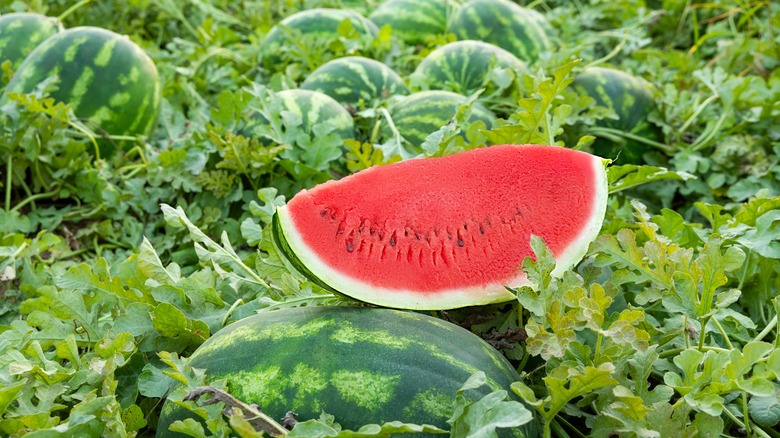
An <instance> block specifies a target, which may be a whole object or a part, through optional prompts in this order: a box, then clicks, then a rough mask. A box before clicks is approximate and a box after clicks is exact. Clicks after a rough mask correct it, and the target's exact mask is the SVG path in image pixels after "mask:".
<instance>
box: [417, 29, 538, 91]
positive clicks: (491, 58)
mask: <svg viewBox="0 0 780 438" xmlns="http://www.w3.org/2000/svg"><path fill="white" fill-rule="evenodd" d="M492 67H503V68H510V69H513V70H515V71H525V70H526V65H525V63H524V62H523V61H521V60H519V59H518V58H517V57H516V56H514V55H513V54H512V53H510V52H508V51H506V50H504V49H502V48H500V47H498V46H495V45H493V44H488V43H484V42H481V41H471V40H467V41H456V42H453V43H449V44H446V45H444V46H442V47H439V48H438V49H436V50H434V51H433V52H431V53H430V54H429V55H428V56H426V57H425V59H423V60H422V62H421V63H420V64H419V65H418V66H417V69H416V70H415V72H414V75H415V76H418V77H420V78H421V79H422V80H423V81H425V83H427V84H428V85H429V87H430V88H432V89H452V91H455V92H458V93H461V94H464V95H470V94H472V93H474V92H475V91H477V90H478V89H480V88H482V87H484V86H485V83H486V82H487V80H488V77H489V74H490V71H491V68H492Z"/></svg>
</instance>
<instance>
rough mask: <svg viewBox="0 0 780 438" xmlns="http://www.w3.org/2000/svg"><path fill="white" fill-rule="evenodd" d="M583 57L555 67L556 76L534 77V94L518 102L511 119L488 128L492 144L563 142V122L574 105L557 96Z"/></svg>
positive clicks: (555, 143) (487, 133)
mask: <svg viewBox="0 0 780 438" xmlns="http://www.w3.org/2000/svg"><path fill="white" fill-rule="evenodd" d="M579 62H580V60H575V61H571V62H568V63H566V64H564V65H561V66H560V67H558V68H556V69H555V70H554V71H553V77H552V78H549V77H545V76H544V75H543V74H541V73H540V75H539V76H538V77H536V78H534V82H535V83H534V91H535V93H533V94H532V95H531V96H530V97H525V98H522V99H520V100H519V101H518V102H517V108H518V109H517V111H516V112H515V113H514V114H512V116H510V118H509V123H508V124H505V125H503V126H500V127H498V128H494V129H492V130H490V131H487V132H486V133H485V135H486V136H487V138H488V141H489V142H490V143H492V144H543V145H559V146H560V145H561V143H560V142H558V141H556V139H555V138H556V137H557V136H558V135H560V134H561V133H562V132H563V128H562V127H563V125H564V123H566V119H567V118H568V117H569V115H570V114H571V110H572V109H571V106H570V105H568V104H566V103H561V102H560V100H559V99H557V97H558V96H559V95H560V94H561V93H562V92H563V90H564V89H565V88H566V87H567V86H568V85H569V84H571V82H572V81H573V78H571V77H568V76H569V73H571V71H572V69H574V67H575V66H576V65H577V64H579Z"/></svg>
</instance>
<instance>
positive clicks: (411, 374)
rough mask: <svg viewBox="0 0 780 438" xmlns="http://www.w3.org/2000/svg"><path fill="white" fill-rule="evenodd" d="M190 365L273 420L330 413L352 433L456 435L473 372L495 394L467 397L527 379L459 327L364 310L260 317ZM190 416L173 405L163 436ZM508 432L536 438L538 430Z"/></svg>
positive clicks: (208, 345) (165, 413) (225, 334)
mask: <svg viewBox="0 0 780 438" xmlns="http://www.w3.org/2000/svg"><path fill="white" fill-rule="evenodd" d="M190 365H191V366H192V367H195V368H201V369H205V372H206V379H207V381H213V380H219V379H225V380H226V381H227V389H228V392H229V393H230V394H231V395H233V396H234V397H236V398H238V399H240V400H242V401H244V402H246V403H257V404H259V405H260V406H261V407H262V410H263V412H264V413H266V414H268V415H269V416H270V417H272V418H274V419H279V418H281V417H283V416H284V415H285V413H287V411H294V412H296V413H297V414H298V417H297V418H298V420H299V421H305V420H308V419H312V418H318V417H319V415H320V412H321V411H325V412H327V413H329V414H332V415H334V416H335V419H336V421H337V422H338V423H340V424H341V426H342V427H344V428H346V429H352V430H356V429H358V428H360V427H361V426H362V425H364V424H371V423H374V424H382V423H384V422H388V421H402V422H407V423H415V424H431V425H435V426H438V427H440V428H444V429H449V425H448V424H447V422H446V421H447V418H448V417H449V416H450V415H451V414H452V403H453V400H454V396H455V393H456V391H457V390H458V389H459V388H460V386H461V385H462V384H463V383H464V382H465V381H466V379H468V377H469V376H470V375H471V374H472V373H474V372H475V371H479V370H481V371H484V372H485V374H486V375H487V378H488V386H489V388H487V387H483V388H480V389H477V390H472V391H469V392H468V393H467V396H468V398H469V399H470V400H477V399H479V398H481V397H482V396H484V395H486V394H488V393H489V392H492V391H494V390H498V389H504V390H508V388H509V386H510V385H511V383H512V382H514V381H516V380H519V378H520V377H519V376H518V374H517V372H516V371H515V369H514V368H513V367H512V365H511V364H510V363H509V362H508V361H507V360H506V359H505V358H504V357H503V356H502V355H501V354H500V353H499V352H497V351H496V350H494V349H493V348H492V347H490V346H489V345H488V344H487V343H486V342H485V341H483V340H482V339H480V338H479V337H478V336H476V335H474V334H473V333H471V332H469V331H467V330H465V329H463V328H461V327H458V326H455V325H453V324H451V323H448V322H445V321H442V320H440V319H437V318H433V317H430V316H427V315H422V314H418V313H412V312H402V311H396V310H390V309H378V308H366V307H302V308H296V309H284V310H278V311H272V312H265V313H260V314H258V315H255V316H251V317H248V318H245V319H243V320H241V321H239V322H236V323H235V324H232V325H230V326H228V327H226V328H224V329H222V330H220V331H219V332H217V333H215V334H214V335H213V336H212V337H211V338H209V339H208V340H207V341H206V342H205V343H204V344H203V345H201V346H200V347H199V348H198V349H197V350H196V351H195V353H194V354H193V355H192V357H191V359H190ZM510 394H511V391H510ZM186 417H187V412H186V410H184V409H183V408H180V407H178V406H177V405H176V404H174V403H173V402H171V401H170V400H169V401H166V403H165V405H164V406H163V409H162V414H161V416H160V422H159V423H158V430H157V436H158V437H174V436H181V435H178V434H174V433H168V432H167V431H168V427H169V426H170V424H171V423H173V422H174V421H175V420H178V419H183V418H186ZM504 432H506V434H505V436H526V437H536V436H537V435H536V434H537V425H536V423H535V422H534V421H532V422H531V423H527V424H526V425H524V426H523V427H521V428H518V429H517V430H515V431H508V430H505V431H504ZM513 432H517V433H516V434H513ZM523 433H524V435H523Z"/></svg>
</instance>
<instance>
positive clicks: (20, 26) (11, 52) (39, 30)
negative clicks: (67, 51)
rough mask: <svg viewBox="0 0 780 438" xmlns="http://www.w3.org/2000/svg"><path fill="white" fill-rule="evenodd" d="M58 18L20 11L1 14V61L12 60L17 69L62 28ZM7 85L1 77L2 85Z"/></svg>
mask: <svg viewBox="0 0 780 438" xmlns="http://www.w3.org/2000/svg"><path fill="white" fill-rule="evenodd" d="M61 27H62V26H61V25H60V23H59V22H58V21H57V19H56V18H52V17H47V16H45V15H41V14H33V13H26V12H18V13H13V14H5V15H0V63H1V62H5V61H11V67H12V68H13V69H14V70H16V69H17V68H18V67H19V65H21V64H22V61H24V59H25V58H27V55H29V54H30V52H32V51H33V49H35V48H36V47H38V45H39V44H41V43H42V42H43V41H44V40H46V39H47V38H49V37H50V36H52V35H54V34H55V33H57V32H59V31H60V30H61ZM3 85H5V83H4V82H3V81H2V78H0V87H2V86H3Z"/></svg>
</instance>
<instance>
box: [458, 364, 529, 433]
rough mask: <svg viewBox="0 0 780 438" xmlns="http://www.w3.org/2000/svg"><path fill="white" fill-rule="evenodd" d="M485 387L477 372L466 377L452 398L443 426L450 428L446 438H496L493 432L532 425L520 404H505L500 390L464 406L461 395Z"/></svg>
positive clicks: (485, 381)
mask: <svg viewBox="0 0 780 438" xmlns="http://www.w3.org/2000/svg"><path fill="white" fill-rule="evenodd" d="M486 383H487V378H486V377H485V373H484V372H482V371H478V372H476V373H474V374H472V375H471V377H469V379H468V380H467V381H466V383H464V384H463V386H462V387H461V388H460V389H459V390H458V392H457V393H456V395H455V407H454V412H453V415H452V417H450V419H449V420H447V422H448V423H449V424H451V425H452V430H451V432H450V436H452V437H456V438H466V437H474V438H476V437H485V438H487V437H497V436H498V435H497V433H496V429H497V428H511V427H519V426H521V425H523V424H526V423H528V422H530V421H533V414H532V413H531V412H530V411H529V410H528V409H526V407H525V406H523V404H522V403H520V402H517V401H513V400H507V395H508V394H507V392H506V391H504V390H498V391H493V392H491V393H490V394H488V395H486V396H484V397H482V398H481V399H480V400H478V401H476V402H468V400H467V399H466V397H465V395H464V393H465V392H466V391H468V390H470V389H475V388H479V387H481V386H483V385H485V384H486Z"/></svg>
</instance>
